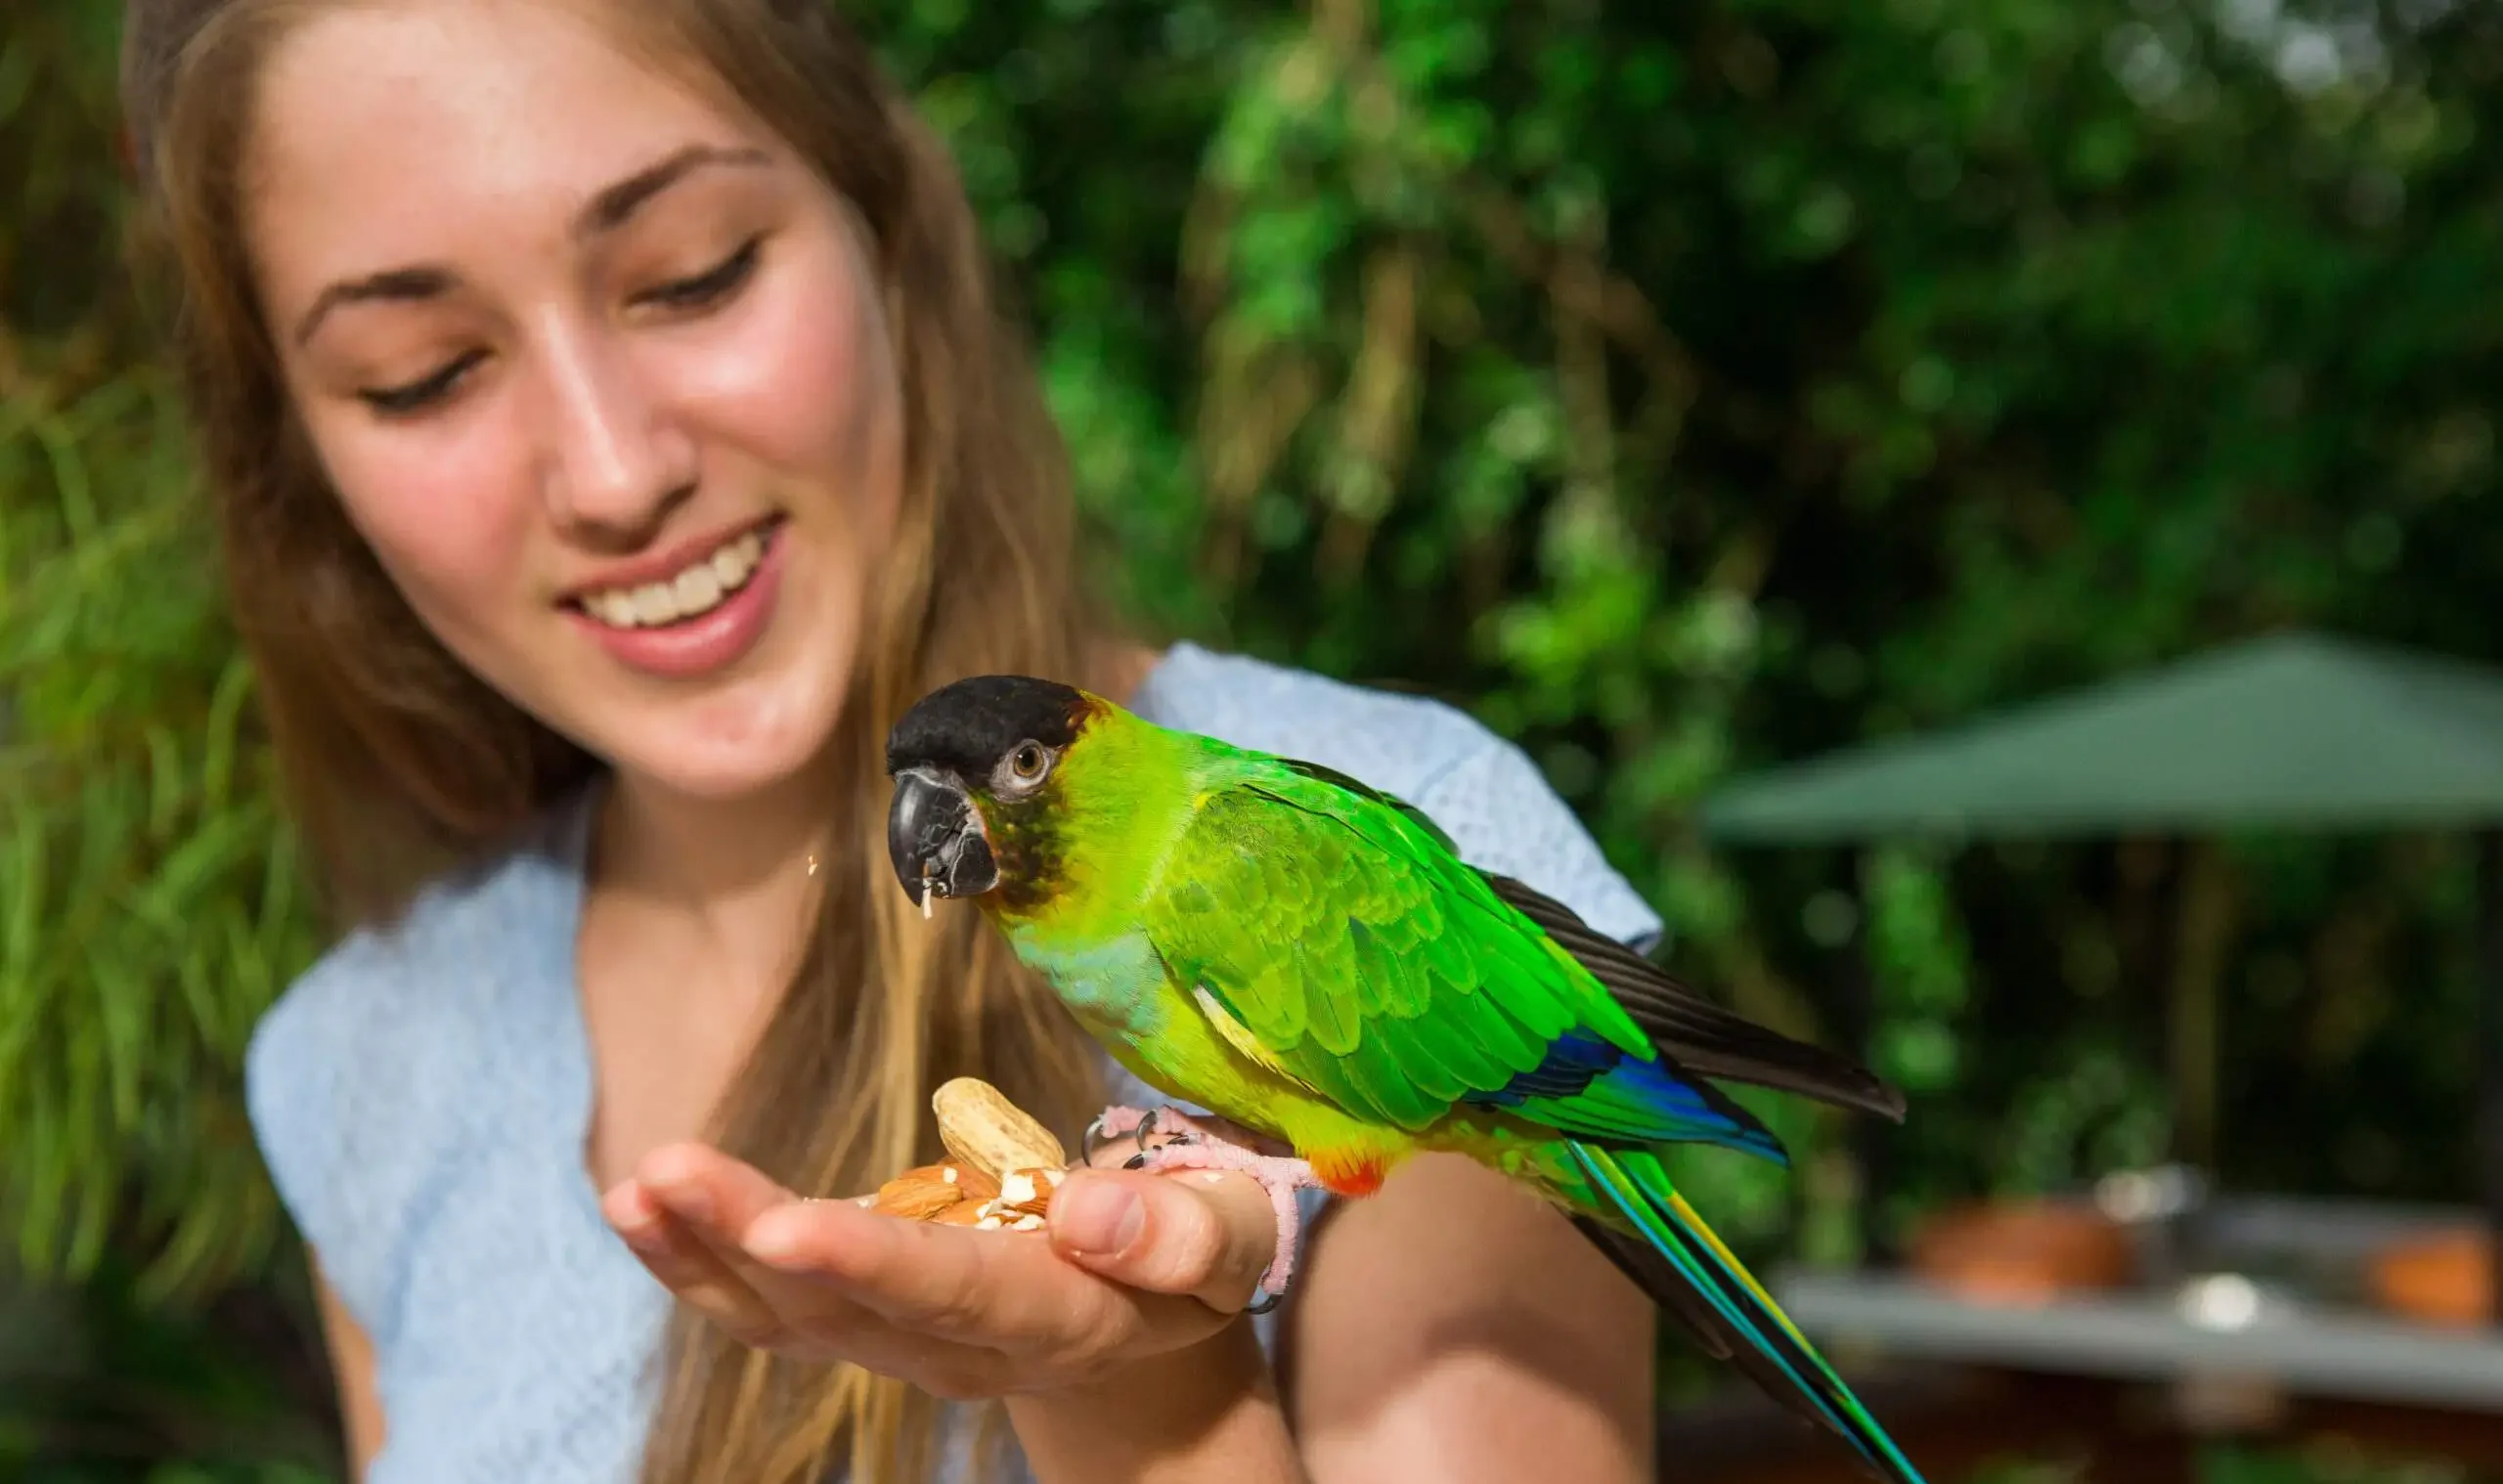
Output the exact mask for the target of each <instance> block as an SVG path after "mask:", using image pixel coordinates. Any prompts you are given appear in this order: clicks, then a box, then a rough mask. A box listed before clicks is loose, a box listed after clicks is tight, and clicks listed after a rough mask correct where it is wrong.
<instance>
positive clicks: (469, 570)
mask: <svg viewBox="0 0 2503 1484" xmlns="http://www.w3.org/2000/svg"><path fill="white" fill-rule="evenodd" d="M486 454H487V451H485V450H481V449H479V448H477V447H476V446H474V444H473V443H467V442H464V441H463V440H452V441H450V442H449V443H438V444H435V445H432V446H428V445H426V444H425V443H423V442H422V441H420V440H415V439H412V440H407V441H405V442H399V441H396V440H395V443H394V445H393V446H386V447H380V448H370V449H367V450H361V451H359V452H358V454H357V455H355V456H353V457H352V458H349V459H346V460H342V461H341V465H340V467H339V468H338V488H339V491H340V495H341V498H342V499H343V500H344V501H345V502H346V504H347V509H348V514H349V518H350V519H351V520H352V521H353V522H354V523H355V524H356V525H357V527H358V529H359V530H360V531H362V532H363V533H364V536H365V539H366V541H367V543H368V545H370V546H373V550H374V554H375V555H376V556H377V557H378V558H379V559H380V561H381V562H382V565H383V567H384V569H385V570H387V571H388V572H389V573H390V574H391V577H392V580H393V581H394V582H395V583H397V584H398V585H399V587H400V589H401V590H402V591H403V592H404V593H405V594H406V595H407V597H408V599H409V602H410V605H411V606H412V607H414V608H416V609H417V612H418V614H419V616H420V617H422V618H424V619H425V620H426V622H427V623H428V624H429V625H430V626H432V627H434V628H435V629H436V630H437V632H438V633H440V634H441V635H442V636H443V637H444V639H445V640H446V642H448V643H451V644H453V645H454V647H456V648H460V649H464V650H465V649H470V648H473V647H474V646H475V645H476V644H477V642H478V641H479V640H482V639H484V640H488V641H490V642H491V643H492V642H496V641H497V639H498V631H499V630H500V629H501V628H502V627H503V622H504V621H503V620H501V619H500V617H499V616H500V615H515V616H517V615H518V614H519V613H520V612H521V610H522V609H523V608H524V607H526V606H528V605H529V598H530V593H529V592H528V590H527V587H526V576H527V572H528V567H527V558H528V553H529V552H530V550H531V549H532V548H533V546H534V545H535V544H534V543H533V542H531V541H530V539H529V532H528V527H529V519H530V517H529V506H528V502H527V492H526V491H523V490H521V489H520V488H518V484H519V482H518V481H517V480H515V479H514V477H513V475H512V473H511V472H510V462H509V460H505V459H501V458H493V457H482V456H485V455H486ZM511 641H512V638H511V636H510V635H505V636H503V638H502V642H503V643H509V642H511Z"/></svg>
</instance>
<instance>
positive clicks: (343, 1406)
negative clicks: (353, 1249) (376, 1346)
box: [312, 1259, 383, 1479]
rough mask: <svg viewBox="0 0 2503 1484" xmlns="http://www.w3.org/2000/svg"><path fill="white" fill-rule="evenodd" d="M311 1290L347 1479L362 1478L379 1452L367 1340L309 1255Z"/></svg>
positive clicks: (378, 1403)
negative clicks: (335, 1399) (334, 1389)
mask: <svg viewBox="0 0 2503 1484" xmlns="http://www.w3.org/2000/svg"><path fill="white" fill-rule="evenodd" d="M312 1265H313V1293H314V1297H315V1299H316V1300H317V1302H318V1303H319V1305H320V1308H321V1313H322V1337H323V1339H324V1340H325V1341H326V1342H327V1343H328V1345H329V1352H330V1374H331V1376H332V1377H333V1379H334V1380H335V1381H336V1383H337V1385H338V1390H339V1421H340V1425H341V1428H342V1430H343V1431H344V1432H345V1434H346V1439H345V1441H346V1444H347V1453H348V1477H349V1478H351V1479H362V1478H364V1477H365V1474H366V1470H367V1469H369V1468H371V1467H372V1466H373V1456H374V1455H375V1454H377V1453H380V1452H381V1451H382V1436H383V1426H382V1398H381V1396H380V1395H379V1394H378V1393H377V1392H376V1391H375V1389H374V1384H373V1340H372V1339H370V1338H368V1337H367V1335H366V1332H365V1327H364V1326H362V1325H360V1324H358V1323H357V1322H356V1316H354V1315H352V1314H350V1313H349V1312H348V1308H347V1305H346V1304H345V1303H343V1302H341V1301H340V1298H339V1294H338V1290H337V1289H335V1288H331V1287H330V1284H329V1280H328V1279H326V1278H324V1277H323V1276H322V1265H321V1263H320V1261H319V1260H318V1259H312Z"/></svg>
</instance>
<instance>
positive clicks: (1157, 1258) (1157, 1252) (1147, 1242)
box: [1046, 1170, 1278, 1314]
mask: <svg viewBox="0 0 2503 1484" xmlns="http://www.w3.org/2000/svg"><path fill="white" fill-rule="evenodd" d="M1046 1230H1047V1231H1048V1233H1049V1234H1050V1237H1051V1243H1052V1245H1053V1246H1055V1247H1057V1248H1059V1249H1060V1250H1061V1251H1063V1252H1065V1253H1067V1254H1068V1255H1069V1257H1070V1258H1071V1259H1072V1260H1073V1261H1075V1262H1077V1263H1078V1264H1080V1265H1082V1266H1083V1267H1085V1268H1086V1269H1087V1270H1088V1271H1090V1272H1094V1273H1100V1274H1102V1275H1103V1276H1105V1277H1106V1278H1110V1279H1112V1280H1114V1281H1115V1282H1118V1283H1121V1284H1125V1285H1127V1286H1129V1287H1131V1288H1145V1289H1147V1290H1148V1291H1150V1292H1152V1293H1174V1294H1184V1295H1188V1296H1190V1297H1193V1298H1196V1299H1198V1300H1200V1301H1201V1302H1202V1303H1204V1304H1207V1305H1208V1307H1209V1308H1211V1309H1214V1310H1216V1311H1217V1312H1218V1313H1220V1314H1232V1313H1235V1312H1236V1311H1238V1310H1240V1309H1241V1308H1243V1306H1244V1305H1246V1304H1248V1303H1250V1302H1251V1301H1252V1294H1253V1290H1254V1289H1255V1288H1258V1286H1259V1282H1260V1275H1261V1274H1262V1273H1264V1272H1266V1271H1267V1270H1268V1266H1269V1263H1270V1262H1271V1261H1272V1260H1273V1259H1274V1258H1275V1256H1276V1255H1277V1246H1278V1217H1277V1211H1276V1208H1275V1207H1274V1206H1272V1205H1271V1204H1270V1201H1269V1195H1268V1192H1267V1191H1266V1190H1264V1189H1262V1188H1261V1186H1260V1183H1259V1182H1258V1181H1256V1180H1253V1179H1252V1178H1251V1177H1250V1176H1248V1175H1244V1174H1240V1173H1237V1172H1235V1171H1231V1170H1224V1171H1217V1170H1181V1171H1176V1172H1174V1173H1171V1174H1145V1173H1132V1172H1125V1171H1110V1170H1077V1171H1073V1172H1072V1173H1071V1175H1070V1177H1069V1179H1068V1180H1067V1181H1065V1182H1064V1183H1063V1184H1062V1185H1061V1187H1060V1189H1059V1190H1057V1191H1054V1192H1053V1193H1052V1206H1051V1221H1050V1224H1049V1225H1048V1227H1047V1228H1046Z"/></svg>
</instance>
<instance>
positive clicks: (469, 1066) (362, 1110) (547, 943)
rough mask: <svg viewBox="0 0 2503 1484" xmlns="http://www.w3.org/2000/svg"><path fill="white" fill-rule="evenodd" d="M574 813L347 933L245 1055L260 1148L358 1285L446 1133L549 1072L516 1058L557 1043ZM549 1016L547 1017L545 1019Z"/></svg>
mask: <svg viewBox="0 0 2503 1484" xmlns="http://www.w3.org/2000/svg"><path fill="white" fill-rule="evenodd" d="M562 812H563V811H561V810H560V811H558V813H557V814H556V815H552V816H551V817H550V819H549V820H547V821H543V822H542V824H541V825H540V826H538V827H534V829H533V830H532V831H530V832H529V833H527V834H526V835H525V836H524V837H523V838H522V839H521V840H519V841H517V842H516V843H515V844H514V845H513V846H511V847H509V848H507V849H506V850H505V851H500V852H498V853H497V854H495V855H494V856H493V857H491V858H488V859H485V860H482V861H481V862H480V863H479V864H477V865H476V866H475V867H473V868H471V869H469V870H467V871H463V872H460V873H457V874H454V875H450V876H447V877H445V878H443V879H441V880H438V881H437V882H435V883H433V884H432V885H431V886H429V887H428V888H427V889H426V890H425V891H423V892H422V893H420V894H419V895H417V898H416V899H415V900H414V901H413V902H412V903H411V904H410V906H409V907H408V908H407V909H406V910H405V911H404V912H403V913H401V914H400V915H399V916H398V917H397V918H396V919H394V920H393V921H391V922H389V923H387V924H374V925H370V926H366V927H360V928H357V929H355V930H353V931H351V932H349V933H347V934H346V935H345V936H344V937H343V938H340V939H339V940H338V941H337V942H336V943H334V944H333V945H332V946H331V947H330V948H329V950H328V951H326V952H325V953H323V954H322V956H321V957H320V958H319V959H317V960H316V961H315V962H314V963H313V964H312V965H311V966H310V967H309V968H307V969H306V970H305V971H304V972H303V973H302V974H300V975H298V976H297V977H296V978H295V980H294V981H293V982H290V983H289V984H288V985H287V987H286V989H285V991H284V992H283V993H282V994H281V995H280V996H279V997H278V999H277V1001H276V1002H275V1003H274V1004H272V1005H271V1007H270V1008H269V1009H268V1010H267V1011H266V1012H264V1013H263V1015H262V1016H261V1018H260V1020H259V1021H258V1022H257V1023H256V1025H255V1026H254V1027H253V1030H252V1036H251V1040H250V1043H249V1045H248V1047H247V1048H246V1050H245V1053H244V1061H243V1091H244V1101H245V1107H246V1111H247V1113H248V1114H249V1116H250V1119H251V1123H252V1132H253V1137H254V1139H255V1140H256V1141H257V1142H258V1144H259V1146H260V1149H261V1154H262V1159H263V1163H264V1164H265V1165H266V1166H267V1168H268V1169H269V1172H270V1175H271V1178H272V1180H273V1181H274V1182H275V1183H276V1185H277V1187H278V1192H279V1196H280V1199H281V1200H282V1201H283V1202H284V1203H285V1206H286V1208H287V1212H288V1215H289V1216H290V1217H291V1218H293V1220H294V1221H295V1224H296V1226H297V1228H298V1229H299V1230H300V1231H301V1232H303V1234H304V1236H305V1239H306V1241H307V1242H308V1243H310V1244H312V1245H313V1247H314V1248H315V1249H316V1250H317V1251H320V1252H321V1253H322V1255H323V1258H324V1262H325V1266H326V1270H330V1271H331V1275H332V1278H333V1281H334V1282H336V1283H338V1285H339V1286H340V1287H341V1288H342V1289H343V1290H345V1291H347V1292H348V1293H349V1294H350V1296H351V1298H352V1299H354V1298H357V1297H365V1296H369V1295H372V1294H373V1293H374V1291H375V1289H374V1283H375V1282H377V1281H379V1280H380V1278H381V1277H382V1275H381V1274H379V1273H373V1274H367V1273H362V1272H360V1271H358V1267H359V1264H360V1263H362V1262H364V1261H366V1260H368V1259H367V1257H366V1256H365V1254H368V1253H372V1252H373V1251H374V1250H375V1247H376V1244H373V1243H369V1242H366V1241H364V1240H362V1239H361V1236H360V1233H361V1231H362V1229H363V1228H364V1227H365V1226H366V1225H367V1224H368V1223H369V1222H372V1221H374V1220H377V1219H387V1217H388V1213H389V1212H390V1210H391V1208H392V1207H393V1205H394V1202H395V1199H396V1197H395V1194H394V1193H395V1192H396V1191H399V1190H401V1189H402V1188H404V1187H408V1186H411V1185H413V1184H414V1183H416V1182H418V1181H421V1180H422V1179H423V1178H424V1171H425V1170H426V1169H427V1168H428V1167H429V1165H430V1161H431V1160H432V1159H433V1158H434V1157H436V1155H437V1154H439V1153H440V1151H442V1150H443V1149H446V1148H448V1147H452V1146H455V1145H457V1144H459V1143H460V1142H461V1140H462V1139H463V1138H464V1137H465V1135H466V1132H467V1131H469V1130H472V1129H483V1130H487V1131H489V1132H490V1133H492V1130H493V1123H492V1121H491V1120H495V1119H497V1118H499V1117H501V1116H503V1115H505V1114H506V1113H509V1112H510V1110H508V1109H503V1108H500V1107H499V1106H498V1104H497V1098H499V1097H504V1096H507V1095H509V1094H510V1093H511V1092H512V1091H513V1090H514V1089H516V1088H521V1089H527V1088H529V1087H531V1086H533V1085H538V1086H541V1087H545V1086H547V1085H548V1082H549V1079H547V1078H536V1079H534V1078H532V1077H530V1076H529V1075H527V1069H525V1068H521V1067H517V1066H516V1058H518V1057H522V1056H526V1055H528V1054H530V1052H531V1049H532V1048H533V1047H536V1048H538V1049H539V1050H540V1051H542V1052H544V1051H545V1050H546V1049H547V1048H548V1047H549V1045H551V1044H553V1042H552V1038H551V1032H553V1031H555V1030H557V1029H558V1028H560V1027H559V1026H558V1025H557V1024H556V1022H555V1020H554V1015H555V1014H556V1013H557V1012H560V1011H561V1010H562V1008H563V1006H562V1004H561V1002H559V1001H558V1000H557V999H556V997H555V996H554V995H553V994H551V993H548V992H545V991H546V990H547V989H548V987H549V982H550V981H549V976H551V975H554V976H560V977H559V978H557V979H555V980H554V981H552V982H554V983H558V984H562V983H569V982H570V980H569V979H565V978H562V977H561V976H563V975H564V974H565V972H566V968H567V966H568V965H569V963H570V955H571V953H572V951H573V938H572V934H571V931H570V924H571V923H572V921H573V917H574V913H573V911H572V909H571V907H570V905H569V903H570V902H571V900H572V898H573V894H574V893H575V892H576V891H577V890H578V888H577V887H576V885H575V883H576V881H577V880H578V875H577V873H576V871H575V869H574V867H573V863H572V861H571V860H570V858H568V856H567V853H566V851H564V849H563V845H564V831H563V828H562V825H563V820H562ZM543 1022H544V1023H545V1024H542V1023H543Z"/></svg>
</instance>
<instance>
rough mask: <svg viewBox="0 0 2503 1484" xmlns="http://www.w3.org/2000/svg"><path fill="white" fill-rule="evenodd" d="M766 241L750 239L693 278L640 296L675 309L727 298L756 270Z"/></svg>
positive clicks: (695, 306) (697, 307) (699, 306)
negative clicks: (759, 251) (758, 253)
mask: <svg viewBox="0 0 2503 1484" xmlns="http://www.w3.org/2000/svg"><path fill="white" fill-rule="evenodd" d="M763 242H764V239H763V238H754V237H752V238H749V239H748V240H746V241H744V242H742V243H740V244H739V249H738V250H737V251H736V252H733V253H731V254H730V255H729V256H728V257H725V258H724V259H723V260H722V261H721V262H720V263H718V264H716V265H715V266H713V267H711V268H708V269H706V270H704V271H703V272H702V273H699V274H697V275H695V276H694V277H693V278H689V279H677V280H673V281H672V282H670V283H667V284H661V285H660V286H659V287H657V288H653V289H650V290H647V291H646V292H644V293H643V294H641V295H640V296H639V297H640V298H641V299H643V300H644V301H646V302H649V303H654V304H664V305H667V306H668V307H670V308H672V309H701V308H703V307H705V306H706V305H708V304H713V303H717V302H719V301H721V300H722V299H725V298H727V297H728V296H729V295H730V293H731V292H732V290H734V289H736V288H737V287H738V286H739V285H740V284H744V283H746V282H747V277H748V275H749V274H750V273H752V272H754V271H755V269H756V258H757V249H758V248H759V246H761V245H762V244H763Z"/></svg>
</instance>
